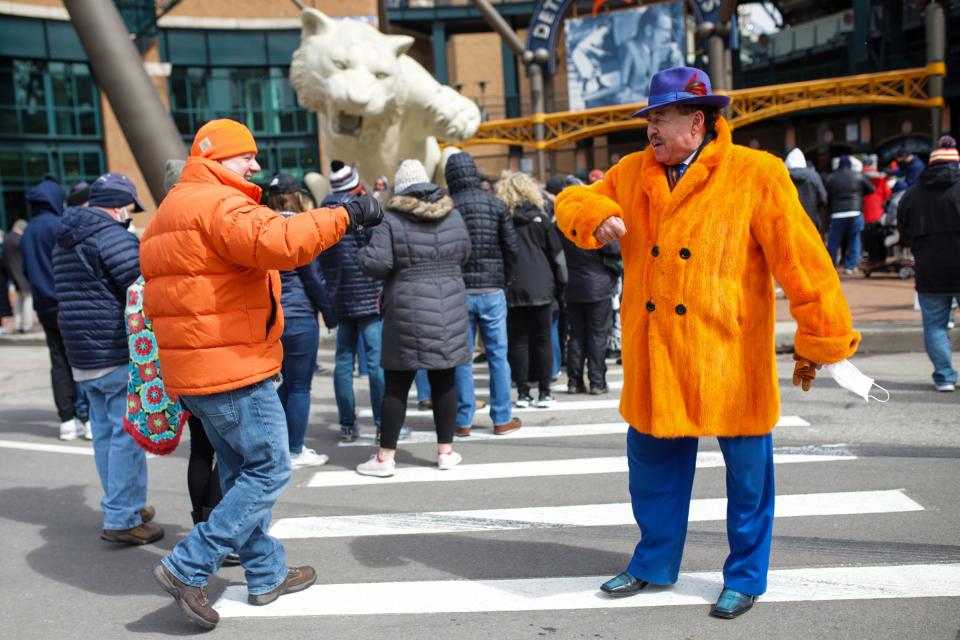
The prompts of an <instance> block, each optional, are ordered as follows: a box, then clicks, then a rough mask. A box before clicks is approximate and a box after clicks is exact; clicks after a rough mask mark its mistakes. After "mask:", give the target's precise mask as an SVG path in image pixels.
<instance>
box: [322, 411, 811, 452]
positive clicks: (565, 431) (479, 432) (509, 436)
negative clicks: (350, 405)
mask: <svg viewBox="0 0 960 640" xmlns="http://www.w3.org/2000/svg"><path fill="white" fill-rule="evenodd" d="M432 415H433V414H432V413H431V412H429V411H407V416H408V417H409V416H432ZM809 426H810V423H809V422H807V421H806V420H804V419H803V418H801V417H800V416H782V417H781V418H780V420H778V421H777V427H778V428H782V427H809ZM330 428H331V429H332V430H339V427H338V426H336V425H333V426H331V427H330ZM628 428H629V427H628V425H627V423H626V422H599V423H586V424H555V425H546V426H532V425H525V426H524V427H523V428H522V429H518V430H516V431H511V432H510V433H506V434H504V435H501V436H498V435H495V434H494V433H493V430H492V429H491V428H489V427H474V428H473V429H472V431H471V432H470V436H469V437H468V438H463V439H458V440H457V442H477V441H479V440H489V441H493V442H499V441H505V440H524V439H529V438H574V437H579V436H609V435H617V434H626V433H627V429H628ZM369 431H373V429H370V430H369ZM436 441H437V434H436V432H434V431H423V430H417V431H414V432H413V433H411V434H410V437H408V438H405V439H404V440H401V441H400V444H401V445H404V444H421V443H424V442H436ZM373 445H374V436H373V434H372V433H367V434H365V435H361V436H360V437H359V438H358V439H357V440H354V441H353V442H341V443H340V444H339V446H341V447H372V446H373Z"/></svg>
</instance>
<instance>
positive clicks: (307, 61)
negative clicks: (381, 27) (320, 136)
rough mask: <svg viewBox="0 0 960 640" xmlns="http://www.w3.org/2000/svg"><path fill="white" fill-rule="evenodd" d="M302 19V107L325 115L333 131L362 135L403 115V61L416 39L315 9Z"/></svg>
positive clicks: (297, 62)
mask: <svg viewBox="0 0 960 640" xmlns="http://www.w3.org/2000/svg"><path fill="white" fill-rule="evenodd" d="M302 18H303V30H302V33H301V42H300V47H299V48H298V49H297V50H296V51H295V52H294V54H293V60H292V62H291V64H290V84H291V85H292V86H293V88H294V91H296V93H297V100H298V102H299V103H300V105H301V106H302V107H304V108H306V109H309V110H310V111H315V112H317V113H319V114H321V115H322V116H323V117H324V119H325V120H326V122H327V123H328V128H329V132H328V133H331V134H332V135H334V136H346V137H359V136H360V135H361V134H362V133H363V131H364V129H365V126H364V125H365V123H366V124H368V125H369V124H371V123H370V121H376V120H382V119H383V118H385V117H390V116H392V115H394V114H396V113H397V112H398V111H399V109H400V108H401V106H402V102H403V84H402V82H401V81H400V78H401V72H400V71H401V69H400V58H401V56H403V55H404V53H405V52H406V51H407V49H409V48H410V47H411V46H412V45H413V38H411V37H410V36H404V35H396V36H394V35H384V34H382V33H380V32H379V31H377V30H376V29H374V28H373V27H371V26H370V25H369V24H367V23H365V22H361V21H358V20H333V19H332V18H330V17H328V16H326V15H325V14H323V13H321V12H320V11H317V10H316V9H309V8H308V9H304V10H303V13H302ZM366 128H370V127H366Z"/></svg>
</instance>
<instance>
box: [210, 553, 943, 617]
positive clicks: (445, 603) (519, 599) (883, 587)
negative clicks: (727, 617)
mask: <svg viewBox="0 0 960 640" xmlns="http://www.w3.org/2000/svg"><path fill="white" fill-rule="evenodd" d="M608 578H609V576H584V577H570V578H528V579H519V580H469V581H468V580H433V581H421V582H381V583H376V582H363V583H358V584H321V585H315V586H313V587H311V588H310V589H307V590H305V591H301V592H300V593H294V594H290V595H287V596H284V597H282V598H280V599H279V600H277V601H276V602H275V603H273V604H271V605H270V606H268V607H254V606H250V605H248V604H247V602H246V601H247V590H246V588H245V587H243V586H230V587H227V589H226V591H225V592H224V594H223V596H222V597H221V598H220V599H219V600H218V601H217V603H216V604H215V605H214V606H215V608H216V609H217V611H218V612H219V613H220V616H221V617H223V618H239V617H288V616H331V615H383V614H424V613H468V612H474V613H479V612H496V611H548V610H576V609H613V608H636V607H669V606H683V605H707V604H710V603H712V602H713V601H714V600H715V599H716V597H717V594H719V592H720V588H721V586H722V584H723V576H722V575H721V574H720V573H717V572H702V573H683V574H681V575H680V580H679V581H678V582H677V583H676V584H675V585H673V586H672V587H671V588H669V589H649V590H648V591H645V592H644V593H642V594H640V595H638V596H635V597H633V598H618V599H616V598H606V597H603V596H602V594H601V593H600V592H599V590H598V588H597V587H598V586H599V585H600V584H602V583H603V581H605V580H607V579H608ZM768 582H769V587H768V590H767V592H766V593H765V594H764V595H763V597H762V602H813V601H828V602H829V601H838V600H873V599H888V598H937V597H957V596H960V564H917V565H894V566H882V567H816V568H804V569H774V570H771V571H770V574H769V577H768Z"/></svg>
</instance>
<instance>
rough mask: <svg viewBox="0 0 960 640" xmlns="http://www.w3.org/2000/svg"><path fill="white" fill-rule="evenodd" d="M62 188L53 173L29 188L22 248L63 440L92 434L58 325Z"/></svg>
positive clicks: (88, 436) (24, 268)
mask: <svg viewBox="0 0 960 640" xmlns="http://www.w3.org/2000/svg"><path fill="white" fill-rule="evenodd" d="M64 197H65V195H64V192H63V187H61V186H60V182H59V181H58V180H57V179H56V178H55V177H53V176H46V177H45V178H44V179H43V180H42V181H41V182H40V183H39V184H37V185H36V186H35V187H33V188H32V189H30V190H29V191H27V204H28V205H29V207H30V213H31V216H30V223H29V224H28V225H27V228H26V230H24V232H23V238H22V239H21V240H20V248H21V250H22V251H23V272H24V274H25V275H26V276H27V280H29V281H30V291H31V294H32V295H33V309H34V310H35V311H36V312H37V318H39V320H40V325H41V326H42V327H43V333H44V336H46V340H47V348H48V349H49V351H50V380H51V382H52V384H53V402H54V404H55V405H56V407H57V414H58V416H59V417H60V439H61V440H76V439H77V438H78V437H83V436H87V438H88V439H89V438H90V437H92V435H91V434H89V433H88V432H87V430H86V427H85V425H84V423H83V421H82V420H79V419H78V416H77V415H76V412H75V410H74V400H75V393H76V391H75V389H74V383H73V376H72V375H71V373H70V364H69V363H68V362H67V352H66V349H64V346H63V336H61V335H60V328H59V326H58V325H57V294H56V292H55V291H54V288H53V248H54V246H55V245H56V242H57V230H58V229H59V228H60V214H62V213H63V200H64Z"/></svg>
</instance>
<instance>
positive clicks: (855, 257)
mask: <svg viewBox="0 0 960 640" xmlns="http://www.w3.org/2000/svg"><path fill="white" fill-rule="evenodd" d="M851 165H852V163H851V162H850V157H849V156H843V157H842V158H840V163H839V168H838V169H837V170H836V171H835V172H833V173H831V174H830V177H828V178H827V181H826V189H827V196H828V198H829V201H830V230H829V232H828V235H827V252H828V253H829V254H830V259H831V260H833V261H834V263H836V262H837V251H838V250H839V249H840V247H841V246H842V245H846V247H847V251H846V253H845V254H844V257H843V266H844V271H845V272H846V273H847V274H851V273H853V272H854V270H855V269H856V268H857V265H858V264H860V248H861V246H862V245H861V243H860V232H862V231H863V213H862V211H863V196H864V195H865V194H868V193H873V191H874V189H875V187H874V186H873V184H871V182H870V180H868V179H867V177H866V176H865V175H863V174H862V173H860V172H859V171H854V170H853V169H852V167H851Z"/></svg>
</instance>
